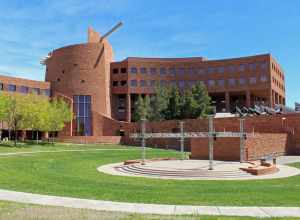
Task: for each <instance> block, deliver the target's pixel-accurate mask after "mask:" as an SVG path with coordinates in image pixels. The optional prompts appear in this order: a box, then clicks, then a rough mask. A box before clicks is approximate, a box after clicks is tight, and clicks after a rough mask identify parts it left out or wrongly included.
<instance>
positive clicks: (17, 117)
mask: <svg viewBox="0 0 300 220" xmlns="http://www.w3.org/2000/svg"><path fill="white" fill-rule="evenodd" d="M5 95H7V96H8V99H7V100H8V101H7V103H6V104H7V108H6V110H7V112H6V113H5V121H6V122H7V126H8V129H9V132H11V131H14V134H15V137H14V145H15V146H17V140H18V130H22V129H24V128H25V126H24V125H25V124H26V122H25V121H26V113H25V112H26V109H28V106H29V103H30V99H29V98H28V96H24V95H21V94H18V93H10V94H8V93H6V94H5Z"/></svg>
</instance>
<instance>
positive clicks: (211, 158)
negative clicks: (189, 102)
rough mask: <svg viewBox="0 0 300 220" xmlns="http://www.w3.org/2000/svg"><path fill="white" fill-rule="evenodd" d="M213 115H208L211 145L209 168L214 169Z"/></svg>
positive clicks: (209, 143)
mask: <svg viewBox="0 0 300 220" xmlns="http://www.w3.org/2000/svg"><path fill="white" fill-rule="evenodd" d="M213 118H214V116H213V115H209V116H208V146H209V170H213V169H214V168H213V160H214V139H213V132H214V124H213Z"/></svg>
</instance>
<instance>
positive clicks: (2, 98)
mask: <svg viewBox="0 0 300 220" xmlns="http://www.w3.org/2000/svg"><path fill="white" fill-rule="evenodd" d="M7 112H8V96H6V95H4V94H3V92H2V93H0V123H1V128H0V141H1V140H2V128H3V123H4V121H5V119H6V118H7Z"/></svg>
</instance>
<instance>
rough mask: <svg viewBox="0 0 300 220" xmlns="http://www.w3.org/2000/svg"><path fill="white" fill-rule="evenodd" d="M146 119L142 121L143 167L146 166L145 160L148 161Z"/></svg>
mask: <svg viewBox="0 0 300 220" xmlns="http://www.w3.org/2000/svg"><path fill="white" fill-rule="evenodd" d="M145 133H146V119H145V118H142V119H141V141H142V165H145V159H146V138H145Z"/></svg>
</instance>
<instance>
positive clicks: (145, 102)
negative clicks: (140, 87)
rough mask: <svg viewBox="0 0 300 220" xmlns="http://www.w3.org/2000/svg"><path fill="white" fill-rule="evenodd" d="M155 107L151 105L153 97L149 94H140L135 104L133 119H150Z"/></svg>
mask: <svg viewBox="0 0 300 220" xmlns="http://www.w3.org/2000/svg"><path fill="white" fill-rule="evenodd" d="M152 110H153V108H152V107H151V99H150V97H149V96H145V97H144V98H143V97H142V96H139V97H138V99H137V101H136V102H135V104H134V113H133V120H134V121H140V120H141V119H147V120H150V118H151V115H152Z"/></svg>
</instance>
